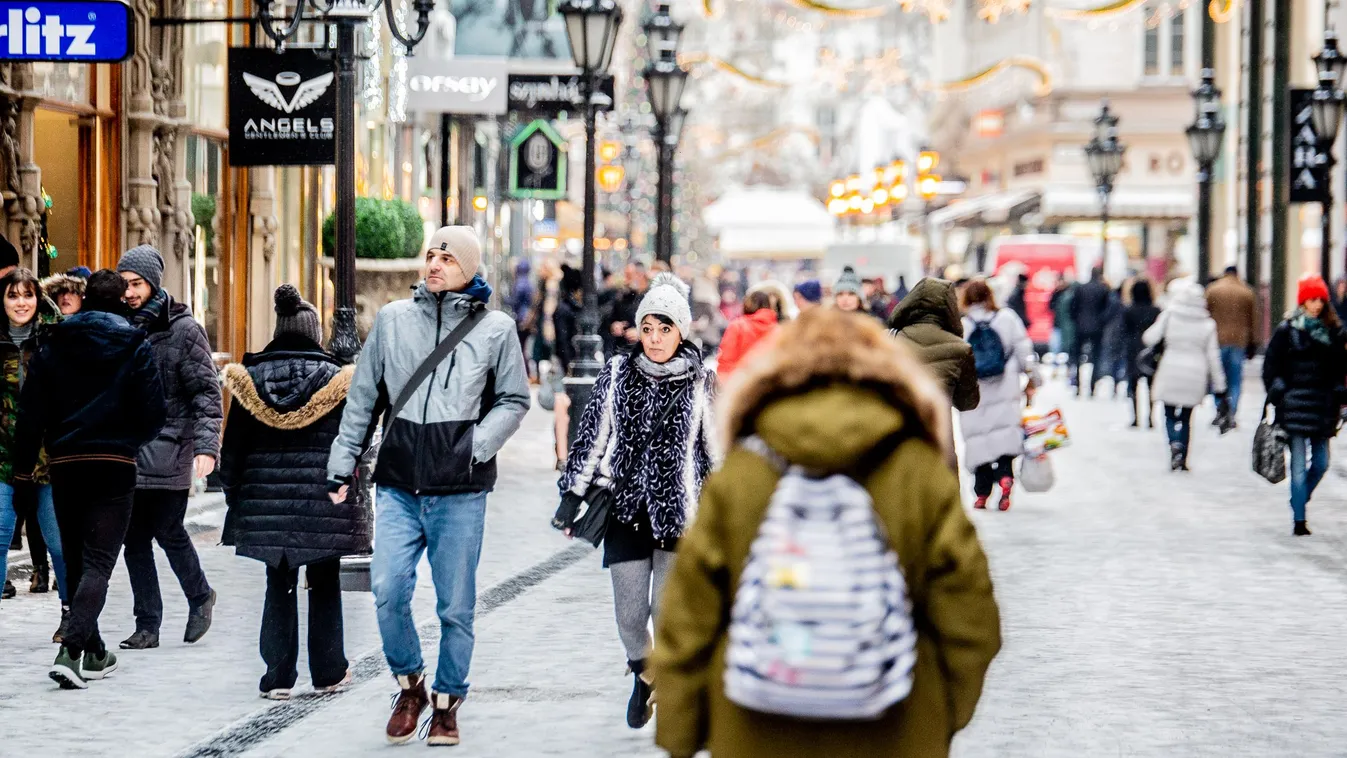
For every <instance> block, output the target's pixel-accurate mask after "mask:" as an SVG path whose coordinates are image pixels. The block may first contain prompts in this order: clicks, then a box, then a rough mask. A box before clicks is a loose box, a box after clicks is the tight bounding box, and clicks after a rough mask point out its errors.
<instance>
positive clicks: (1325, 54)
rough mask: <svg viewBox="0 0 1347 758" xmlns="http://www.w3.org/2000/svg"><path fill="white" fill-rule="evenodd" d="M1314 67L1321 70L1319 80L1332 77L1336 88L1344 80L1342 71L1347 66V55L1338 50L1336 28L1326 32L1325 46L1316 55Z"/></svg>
mask: <svg viewBox="0 0 1347 758" xmlns="http://www.w3.org/2000/svg"><path fill="white" fill-rule="evenodd" d="M1314 67H1315V69H1317V70H1318V72H1319V80H1320V81H1323V80H1324V79H1330V80H1332V82H1333V86H1334V88H1337V86H1338V84H1339V83H1340V82H1341V81H1342V71H1343V69H1344V68H1347V56H1343V54H1342V53H1341V52H1340V51H1339V50H1338V33H1337V31H1336V30H1334V29H1328V30H1326V31H1325V32H1324V47H1323V49H1322V50H1320V51H1319V53H1318V54H1317V55H1315V56H1314Z"/></svg>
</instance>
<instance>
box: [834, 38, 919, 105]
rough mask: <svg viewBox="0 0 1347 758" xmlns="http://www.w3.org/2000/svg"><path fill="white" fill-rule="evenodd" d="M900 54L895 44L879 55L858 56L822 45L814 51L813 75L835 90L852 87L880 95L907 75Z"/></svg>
mask: <svg viewBox="0 0 1347 758" xmlns="http://www.w3.org/2000/svg"><path fill="white" fill-rule="evenodd" d="M902 58H903V56H902V53H901V52H899V50H898V48H896V47H891V48H888V49H886V50H885V51H884V52H883V53H881V54H879V55H870V56H863V57H860V58H849V57H842V56H839V55H838V54H837V53H836V52H834V51H833V50H831V49H830V48H826V47H825V48H822V49H821V50H819V53H818V67H817V68H816V73H815V78H816V79H817V80H818V83H819V84H820V85H822V86H824V87H826V88H829V89H834V90H837V91H839V92H850V91H852V90H853V89H855V90H859V91H861V92H863V93H865V94H875V95H882V94H884V93H885V91H887V90H888V89H890V88H893V87H899V86H902V85H904V84H906V83H907V82H908V80H909V79H910V78H911V77H910V75H909V74H908V70H907V67H906V66H904V65H903V59H902Z"/></svg>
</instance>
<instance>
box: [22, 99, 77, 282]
mask: <svg viewBox="0 0 1347 758" xmlns="http://www.w3.org/2000/svg"><path fill="white" fill-rule="evenodd" d="M73 118H74V117H73V116H71V115H70V114H68V113H57V112H55V111H49V110H44V109H42V108H38V109H37V113H36V119H37V124H36V128H35V129H34V130H33V147H34V151H33V154H34V162H35V163H37V165H38V166H39V167H41V169H42V186H44V187H46V188H47V194H49V195H51V197H52V202H53V207H52V216H51V218H50V219H49V220H48V222H47V232H48V235H49V237H50V240H51V244H53V245H55V246H56V250H57V253H58V255H57V258H56V259H55V260H53V261H52V263H51V270H52V271H65V270H66V269H68V268H71V267H73V266H78V265H79V235H80V229H81V228H82V226H84V224H85V221H84V219H81V218H80V217H79V190H80V182H81V177H80V175H79V127H78V126H76V125H75V124H74V123H73Z"/></svg>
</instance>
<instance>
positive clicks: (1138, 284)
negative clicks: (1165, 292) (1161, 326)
mask: <svg viewBox="0 0 1347 758" xmlns="http://www.w3.org/2000/svg"><path fill="white" fill-rule="evenodd" d="M1131 300H1132V302H1131V303H1130V304H1129V305H1128V306H1127V307H1126V308H1125V309H1123V317H1122V322H1123V327H1122V330H1123V343H1124V348H1125V350H1126V353H1127V356H1126V358H1127V394H1128V396H1129V397H1130V398H1131V399H1132V423H1131V426H1132V428H1133V429H1135V428H1137V427H1139V426H1141V418H1142V416H1143V415H1144V416H1145V418H1146V428H1147V429H1153V428H1155V385H1154V384H1152V383H1151V377H1149V376H1146V375H1145V374H1144V373H1142V371H1141V364H1140V363H1139V360H1138V359H1139V358H1140V357H1141V349H1142V348H1143V347H1144V345H1143V343H1142V341H1141V336H1142V335H1143V334H1145V333H1146V330H1147V329H1150V328H1151V325H1153V324H1154V323H1155V320H1156V319H1157V318H1159V317H1160V309H1159V308H1158V307H1156V305H1155V296H1154V295H1153V294H1152V293H1151V283H1150V282H1149V281H1148V280H1146V279H1145V278H1144V277H1137V278H1136V280H1135V281H1133V282H1132V297H1131ZM1142 382H1145V383H1146V406H1145V410H1146V412H1145V414H1142V412H1141V410H1142V405H1141V383H1142Z"/></svg>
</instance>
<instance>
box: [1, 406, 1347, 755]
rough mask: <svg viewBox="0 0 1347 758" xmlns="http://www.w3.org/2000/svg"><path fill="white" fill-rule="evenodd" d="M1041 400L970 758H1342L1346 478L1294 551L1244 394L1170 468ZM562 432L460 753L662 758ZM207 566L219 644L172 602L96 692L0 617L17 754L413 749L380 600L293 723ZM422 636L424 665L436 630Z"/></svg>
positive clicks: (1005, 544)
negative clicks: (561, 492) (389, 668)
mask: <svg viewBox="0 0 1347 758" xmlns="http://www.w3.org/2000/svg"><path fill="white" fill-rule="evenodd" d="M1040 404H1041V405H1043V406H1045V407H1047V406H1052V405H1059V406H1060V407H1061V408H1062V409H1063V411H1064V412H1065V414H1066V416H1067V421H1068V423H1069V425H1070V426H1071V429H1072V432H1073V435H1074V439H1075V444H1074V445H1073V446H1072V447H1070V448H1068V449H1065V450H1062V451H1058V452H1056V453H1054V454H1053V455H1054V464H1055V468H1056V473H1057V485H1056V487H1055V488H1054V489H1053V490H1052V491H1051V492H1048V493H1044V494H1039V495H1030V494H1021V495H1020V496H1019V498H1018V499H1017V500H1016V502H1015V506H1014V508H1013V509H1012V510H1011V511H1010V512H1008V513H1000V512H995V511H991V512H986V513H975V514H974V515H973V518H974V521H975V523H976V524H977V527H978V529H979V533H980V534H981V536H982V539H983V540H984V543H985V545H986V548H987V552H988V554H989V556H990V560H991V565H992V570H993V573H994V575H995V579H996V589H997V597H998V600H999V602H1000V606H1001V611H1002V618H1003V624H1004V635H1005V647H1004V649H1003V651H1002V653H1001V655H1000V656H999V657H998V658H997V660H996V662H995V663H994V664H993V666H992V669H991V672H990V675H989V678H988V681H987V686H986V691H985V693H984V697H983V700H982V703H981V704H980V706H979V709H978V714H977V716H976V717H975V719H974V721H973V723H972V725H971V726H970V727H969V728H968V729H967V730H966V731H965V732H964V733H963V734H961V735H960V736H959V737H958V738H957V740H956V743H955V755H956V756H958V757H959V758H990V757H991V756H998V757H1000V756H1033V757H1038V756H1053V757H1056V756H1062V757H1063V758H1065V757H1066V756H1072V757H1077V756H1110V757H1112V756H1147V757H1150V756H1155V757H1157V758H1159V757H1167V756H1290V755H1296V756H1305V757H1309V756H1343V755H1347V721H1344V720H1343V719H1342V718H1341V717H1340V713H1339V712H1340V710H1341V708H1340V704H1341V703H1342V702H1343V695H1344V692H1343V690H1344V688H1347V684H1345V683H1344V677H1343V671H1344V664H1343V661H1344V660H1345V659H1347V655H1344V654H1345V653H1347V641H1344V636H1343V634H1342V633H1341V631H1340V630H1339V627H1340V626H1341V625H1342V623H1343V621H1344V620H1347V599H1344V589H1345V587H1344V585H1345V584H1347V549H1345V548H1347V512H1344V509H1343V504H1344V503H1343V500H1344V497H1343V489H1342V480H1341V478H1340V477H1339V476H1338V475H1337V474H1336V473H1335V474H1330V476H1329V478H1328V479H1327V480H1326V481H1325V483H1324V485H1323V488H1322V489H1321V490H1320V494H1319V496H1318V498H1317V499H1316V500H1315V502H1313V503H1312V504H1311V506H1310V524H1311V526H1312V527H1313V528H1314V529H1315V536H1314V537H1312V538H1308V539H1303V538H1302V539H1293V538H1292V537H1291V536H1290V514H1289V509H1288V507H1287V505H1286V487H1285V485H1282V486H1279V487H1273V486H1271V485H1268V484H1266V483H1264V482H1262V481H1261V480H1259V479H1258V478H1257V477H1256V476H1255V475H1254V474H1252V473H1250V472H1249V465H1248V461H1249V441H1250V438H1251V435H1252V432H1253V428H1254V426H1255V425H1256V423H1257V421H1256V417H1257V411H1258V408H1259V406H1260V404H1261V398H1259V397H1256V396H1252V395H1251V396H1248V397H1247V398H1246V400H1245V403H1244V404H1245V408H1244V409H1243V413H1242V416H1241V427H1240V429H1239V430H1238V431H1236V432H1235V433H1233V434H1231V435H1228V436H1226V437H1219V436H1218V435H1217V434H1216V432H1215V431H1214V430H1213V429H1211V428H1210V427H1208V426H1207V425H1206V424H1207V423H1208V422H1209V421H1210V418H1211V415H1212V414H1211V411H1210V409H1204V410H1199V411H1198V412H1197V413H1196V414H1195V420H1196V422H1197V427H1196V428H1195V429H1194V445H1193V453H1192V457H1191V461H1190V463H1191V466H1192V468H1193V471H1192V472H1191V473H1189V474H1171V473H1170V472H1169V471H1168V453H1167V449H1166V443H1165V441H1164V434H1163V432H1162V431H1161V430H1159V429H1157V430H1153V431H1147V430H1144V429H1143V430H1131V429H1128V428H1126V426H1125V422H1126V417H1127V409H1126V408H1127V407H1126V404H1125V402H1124V401H1121V400H1118V401H1114V400H1107V399H1098V400H1093V401H1078V400H1075V399H1073V398H1069V397H1067V396H1066V394H1065V390H1064V388H1061V387H1060V386H1050V387H1049V388H1048V389H1047V390H1045V393H1044V397H1043V399H1042V400H1041V402H1040ZM549 418H550V417H548V416H546V415H544V414H541V413H538V412H535V413H534V414H532V415H530V417H529V419H528V421H527V422H526V429H525V431H524V432H523V433H521V435H520V436H519V437H518V438H517V439H516V440H515V441H514V442H512V443H511V445H510V446H509V447H508V448H507V451H506V452H505V453H504V460H503V465H502V471H503V472H505V474H506V478H505V480H504V481H503V482H502V485H501V488H500V491H499V492H498V493H497V494H496V495H495V496H493V498H492V499H491V501H490V506H489V507H490V515H489V517H488V535H487V544H486V548H485V550H484V557H483V568H482V581H481V587H482V588H483V593H482V607H480V608H479V616H478V624H477V636H478V646H477V655H476V658H475V660H474V666H473V675H472V680H473V683H474V689H473V694H472V696H471V699H470V701H469V703H468V704H467V705H466V706H465V707H464V710H463V713H462V718H461V724H462V728H463V731H464V740H465V742H464V744H463V745H462V746H461V747H460V748H457V749H455V750H454V754H455V755H461V756H500V757H506V756H509V757H514V756H519V757H521V758H522V757H526V756H577V757H579V756H633V757H636V758H645V757H646V756H657V755H660V754H661V753H660V751H658V750H656V749H654V748H653V747H652V746H651V744H650V743H651V729H650V728H649V727H647V729H644V730H641V731H636V732H634V731H631V730H629V729H627V728H626V727H625V725H624V724H623V712H624V706H625V701H626V696H627V694H628V692H629V691H630V677H627V676H624V672H623V655H622V652H621V646H620V644H619V642H618V640H617V635H616V631H615V628H614V624H613V621H612V608H611V600H610V592H611V590H610V587H609V584H608V576H607V574H606V572H604V571H603V570H602V569H601V568H600V566H599V561H598V556H597V555H594V554H586V553H585V552H584V551H583V550H578V549H576V548H575V547H574V546H571V545H568V544H567V543H566V542H565V541H564V540H562V539H560V538H559V537H558V536H557V535H555V533H553V532H551V530H550V529H548V528H547V525H546V521H547V517H548V515H549V514H550V511H551V510H552V508H553V507H554V504H555V500H554V496H553V495H552V492H553V488H552V484H551V481H552V474H551V473H550V472H549V469H550V462H551V459H550V453H549V446H550V433H549V432H548V430H547V427H546V424H547V421H548V420H549ZM202 557H203V560H204V561H205V562H206V567H207V571H208V572H209V576H210V577H211V579H212V581H213V582H214V583H215V584H216V585H217V587H220V588H221V597H222V601H221V606H220V608H219V610H218V611H217V614H218V618H217V622H216V628H215V629H214V630H212V632H211V634H210V635H209V636H207V638H206V639H205V640H204V641H203V642H202V643H200V644H199V645H197V646H195V647H189V646H185V645H183V644H182V643H180V642H178V641H177V639H176V638H175V637H176V632H177V630H178V629H180V628H181V626H182V623H183V621H184V618H185V610H186V609H185V608H182V607H170V609H169V611H170V613H169V615H168V618H167V619H166V622H165V632H166V636H165V647H164V648H162V649H160V650H158V651H152V652H147V653H136V654H127V655H125V656H124V657H123V661H124V663H123V669H122V670H121V671H119V672H118V673H117V674H116V675H114V677H113V678H111V679H109V680H108V681H107V682H102V683H95V684H94V685H92V686H91V687H90V689H89V690H88V691H86V692H82V693H67V692H59V691H57V690H55V689H54V688H53V687H52V686H51V685H50V684H49V682H47V680H46V679H45V678H44V676H43V670H44V668H45V665H46V664H47V663H48V662H49V660H50V658H51V656H52V655H53V654H54V648H53V647H52V646H50V645H48V644H46V643H45V640H46V638H47V637H48V636H49V634H50V631H51V629H50V627H51V626H52V625H53V623H52V622H53V621H54V612H55V605H54V602H55V601H54V599H50V598H47V599H43V598H29V597H25V596H24V595H20V597H19V600H18V601H17V602H13V603H5V604H3V605H0V649H3V650H5V651H6V653H7V654H6V655H5V656H4V657H3V658H2V659H0V735H2V736H0V755H9V754H10V751H11V749H12V750H13V754H14V755H31V756H62V755H85V756H87V755H108V756H172V755H246V756H249V757H250V758H262V757H266V758H271V757H273V756H274V757H276V758H280V757H281V756H286V757H287V758H288V756H294V755H324V756H366V755H382V754H387V753H388V752H389V751H391V750H396V749H395V748H389V747H387V746H385V745H384V743H383V738H382V727H383V722H384V720H385V719H386V717H387V714H388V698H389V695H390V693H391V691H392V687H391V686H390V684H391V683H390V681H389V679H388V678H387V676H386V670H384V669H383V668H382V660H381V658H380V656H379V655H378V635H377V630H376V629H375V627H374V620H373V612H372V609H371V607H370V601H369V596H368V595H362V594H354V593H348V594H347V595H346V617H347V627H346V647H347V651H348V654H349V655H350V656H351V658H352V660H353V661H359V662H360V663H359V664H358V666H357V668H358V671H359V672H360V673H362V681H361V682H360V683H358V684H357V685H356V686H355V687H353V688H352V689H351V690H349V691H347V692H345V693H343V694H341V695H338V696H331V697H325V698H316V697H312V696H309V697H301V698H299V699H298V700H297V701H295V702H294V703H292V704H290V705H289V706H281V707H279V708H278V707H277V706H273V705H269V704H265V703H262V702H261V701H259V700H257V699H256V696H255V694H254V693H255V691H256V690H255V689H254V688H255V687H256V680H257V677H258V676H259V675H260V674H261V663H260V660H259V659H258V656H257V653H256V632H257V619H258V616H259V614H260V607H261V594H262V593H261V586H262V568H261V565H260V564H257V563H255V562H252V561H246V560H243V559H238V558H235V557H233V556H232V554H231V551H229V550H227V549H225V548H221V547H212V546H209V545H205V546H203V548H202ZM549 561H550V562H549ZM530 567H534V569H535V570H534V571H532V572H530V571H529V569H530ZM161 572H162V575H163V576H164V578H165V583H166V584H165V597H166V598H171V599H176V598H178V597H179V595H178V591H177V588H176V586H170V585H171V584H172V582H173V580H172V578H171V572H169V571H168V570H167V567H166V566H163V567H162V568H161ZM512 578H514V581H510V580H511V579H512ZM113 586H114V593H113V596H112V598H111V600H110V602H109V608H108V611H107V612H106V613H105V614H104V618H105V619H106V622H107V623H106V624H105V628H106V629H107V630H108V636H109V638H110V639H113V638H115V639H120V636H118V634H119V633H122V632H129V631H130V630H131V620H130V608H129V605H130V599H129V590H128V589H127V587H126V580H125V576H124V575H119V576H117V577H114V580H113ZM419 587H420V589H421V591H420V592H419V593H418V595H417V603H416V614H417V618H418V620H419V621H421V622H422V623H424V622H425V621H426V620H428V619H431V618H433V617H432V616H431V606H432V601H431V599H430V598H431V593H430V585H429V581H428V579H427V578H425V577H424V571H423V578H422V581H421V584H420V585H419ZM487 588H494V589H492V590H490V591H488V590H487ZM170 605H171V606H172V600H170ZM301 638H302V637H301ZM423 640H425V641H426V642H427V643H428V644H427V646H426V652H427V661H428V662H430V661H433V659H434V642H435V639H434V637H433V635H432V636H423ZM303 677H304V673H303V672H301V678H303ZM58 711H59V712H62V713H66V714H69V715H70V716H72V717H75V718H77V719H84V721H80V722H79V723H86V724H87V723H96V724H97V725H98V726H97V728H96V729H88V728H82V729H80V730H79V737H78V739H74V738H70V737H66V736H64V735H63V734H62V733H60V731H58V728H57V726H56V722H55V721H53V720H52V719H49V718H29V717H28V716H29V715H30V714H51V713H55V712H58ZM87 719H94V721H92V722H90V721H88V720H87ZM419 749H422V748H419V747H408V748H402V750H419Z"/></svg>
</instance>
